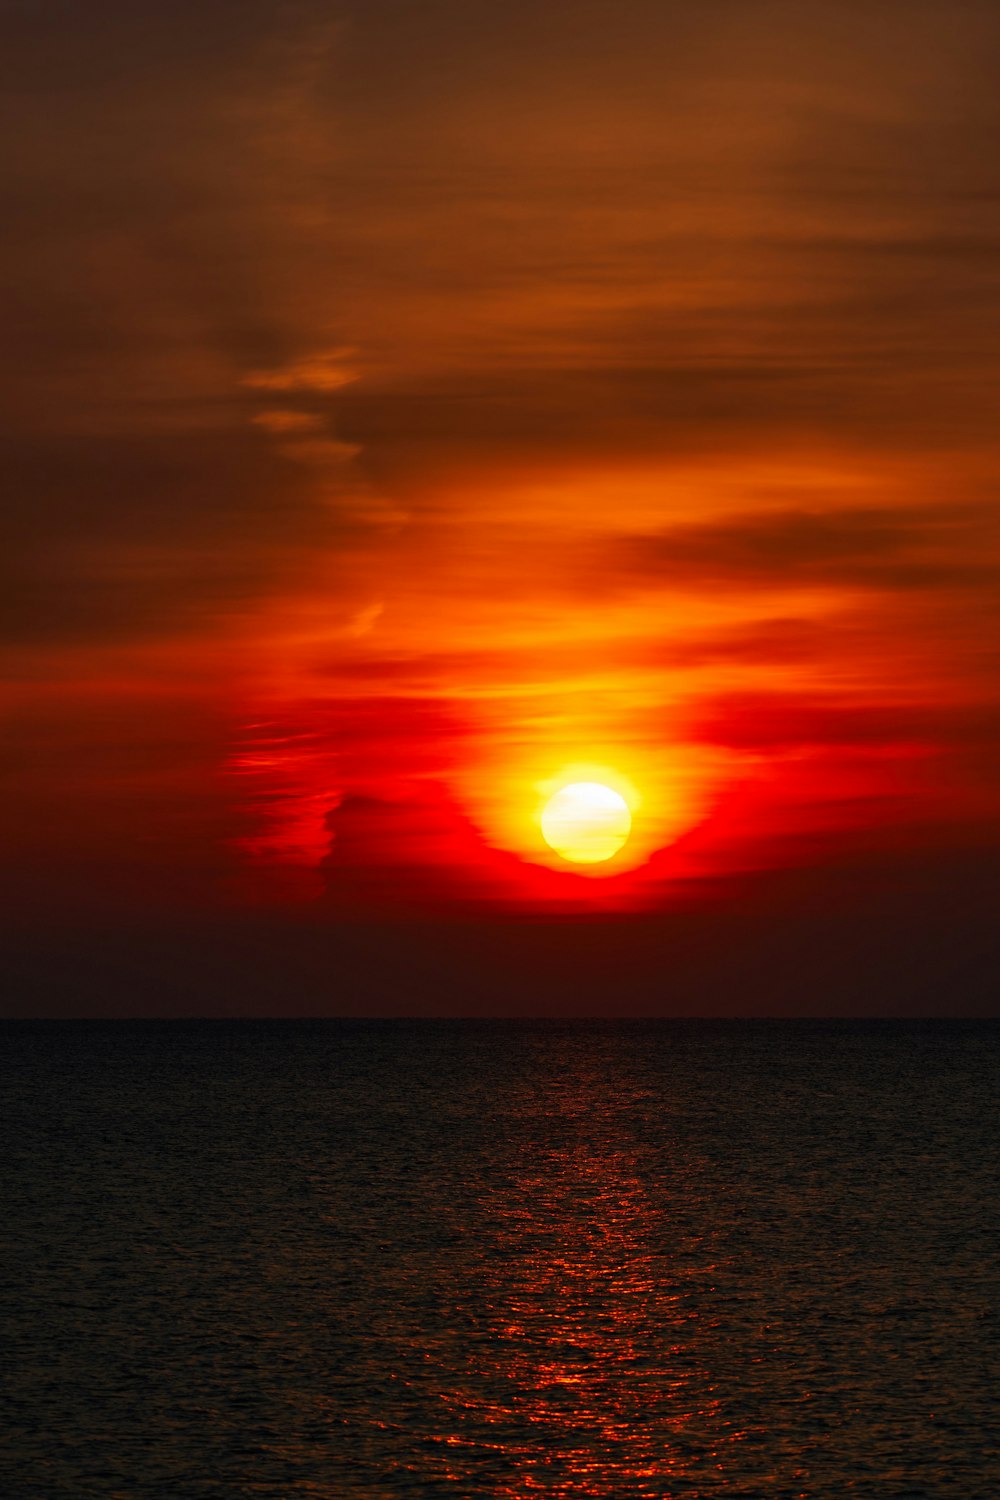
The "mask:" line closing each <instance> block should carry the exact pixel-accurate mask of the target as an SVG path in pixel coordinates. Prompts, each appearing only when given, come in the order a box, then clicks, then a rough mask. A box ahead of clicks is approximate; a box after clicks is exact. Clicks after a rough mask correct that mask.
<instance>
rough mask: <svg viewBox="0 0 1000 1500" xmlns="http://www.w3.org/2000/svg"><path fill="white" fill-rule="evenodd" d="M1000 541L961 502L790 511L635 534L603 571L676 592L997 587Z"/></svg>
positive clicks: (608, 552) (608, 555) (987, 522)
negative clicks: (693, 589)
mask: <svg viewBox="0 0 1000 1500" xmlns="http://www.w3.org/2000/svg"><path fill="white" fill-rule="evenodd" d="M998 543H1000V537H998V536H997V534H996V525H995V523H994V522H993V521H992V520H991V518H990V517H989V516H984V514H983V512H982V510H977V509H972V508H969V507H963V506H951V507H945V506H940V507H930V506H921V507H903V508H900V509H888V508H886V509H882V508H879V509H853V508H852V509H846V508H845V509H842V510H831V511H823V512H816V511H794V510H785V511H775V512H767V513H763V514H740V515H734V516H728V517H724V518H722V519H721V520H717V521H713V522H711V523H708V524H705V525H687V526H675V527H671V528H669V529H668V530H665V531H662V532H659V533H657V534H655V535H647V536H640V537H629V538H627V539H625V540H622V541H620V542H619V543H618V544H617V546H614V547H612V548H611V549H602V563H601V566H602V570H604V571H606V572H607V574H608V575H609V576H610V578H611V579H612V580H618V581H619V582H621V583H624V582H625V581H626V580H629V581H631V582H632V583H635V582H642V583H645V584H647V585H656V586H672V587H693V588H704V587H711V588H717V587H720V586H721V587H732V588H739V589H754V588H756V589H766V590H782V589H802V588H809V587H815V586H821V587H822V586H830V587H837V588H844V587H846V588H865V589H889V590H893V589H903V590H921V589H932V590H933V589H955V588H968V587H977V586H979V587H984V586H985V587H988V588H991V589H995V588H996V587H997V586H998V584H1000V547H998ZM991 554H992V555H991Z"/></svg>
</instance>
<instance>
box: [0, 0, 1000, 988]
mask: <svg viewBox="0 0 1000 1500" xmlns="http://www.w3.org/2000/svg"><path fill="white" fill-rule="evenodd" d="M5 32H6V43H5V48H4V52H5V57H4V62H3V64H2V66H3V68H4V71H5V73H6V75H7V76H6V79H5V89H4V93H5V97H6V100H7V103H6V106H5V109H6V122H5V129H4V131H3V132H2V135H0V162H2V165H0V178H2V184H3V199H4V225H5V230H4V235H3V239H2V243H0V261H2V275H0V288H2V290H0V320H2V326H3V328H4V340H3V343H4V354H3V365H2V370H0V387H2V390H0V396H2V399H0V438H2V445H3V451H4V454H5V468H6V470H7V475H8V477H7V481H6V483H5V485H4V491H5V496H6V499H5V503H4V505H3V512H2V517H0V529H2V532H3V537H2V542H0V572H2V579H0V584H2V586H0V614H2V618H3V643H4V644H3V649H2V654H0V666H2V671H3V683H4V686H3V704H4V707H3V718H4V733H3V749H2V772H0V777H2V780H0V787H2V799H3V823H4V828H3V838H2V853H0V862H2V870H0V874H2V878H3V883H4V898H3V912H4V918H3V920H4V925H5V927H6V929H7V939H6V941H5V947H6V951H7V954H8V960H7V961H8V967H9V978H8V980H7V981H6V982H5V984H4V986H3V993H4V997H5V998H4V1000H3V1005H4V1007H5V1008H6V1010H7V1011H8V1012H9V1013H11V1014H17V1015H22V1014H41V1015H50V1014H51V1015H61V1014H85V1015H90V1014H95V1015H96V1014H101V1015H103V1014H108V1015H133V1014H134V1015H147V1014H152V1015H156V1014H243V1013H246V1014H358V1015H367V1014H378V1015H380V1014H405V1013H417V1014H449V1015H451V1014H496V1013H499V1014H505V1013H517V1014H549V1013H553V1014H560V1015H561V1014H576V1013H580V1014H617V1013H637V1014H677V1013H680V1014H756V1015H767V1014H815V1013H821V1014H825V1013H831V1014H870V1015H881V1014H911V1013H912V1014H941V1015H947V1014H977V1013H983V1012H984V1011H988V1010H989V1009H990V1008H991V1007H994V1008H995V1005H996V996H997V993H998V984H997V970H998V959H1000V942H998V939H997V937H996V936H995V932H994V929H995V926H996V923H995V911H996V903H997V899H998V897H1000V879H998V876H1000V629H998V627H997V620H998V606H1000V511H998V505H997V497H996V490H997V479H998V472H1000V469H998V458H1000V452H998V450H1000V437H998V422H997V392H998V389H1000V384H998V373H1000V372H998V368H997V367H998V355H997V349H998V348H1000V338H998V334H1000V327H998V322H1000V319H998V313H1000V258H998V250H1000V128H998V127H1000V98H998V95H997V91H996V87H995V80H996V76H997V68H998V64H1000V14H998V12H997V9H996V6H995V5H994V4H993V3H992V0H947V3H945V0H881V3H879V4H877V5H872V4H871V3H870V0H868V3H856V0H796V3H791V0H676V3H674V0H614V3H611V0H572V3H571V0H543V3H539V0H534V3H532V4H527V3H523V0H505V3H504V4H502V5H500V4H495V3H493V0H422V3H421V4H419V5H415V4H412V3H407V0H346V3H339V0H323V3H320V0H213V4H212V5H210V6H205V5H203V4H195V3H194V0H172V3H171V4H170V5H169V6H164V5H158V4H153V3H151V0H142V3H136V0H94V3H93V4H90V5H88V6H86V7H79V6H78V5H76V4H70V3H67V0H8V6H7V15H6V22H5ZM579 780H583V781H597V782H601V783H603V784H608V785H611V786H612V787H616V788H619V789H620V790H621V791H622V793H623V795H624V796H625V797H626V800H627V801H628V802H629V805H630V808H631V815H632V834H631V837H630V839H629V841H628V843H627V844H626V845H625V847H624V849H623V850H622V851H621V853H620V854H619V855H616V856H615V858H614V859H613V860H611V861H609V862H608V863H607V864H606V865H603V864H602V865H600V866H582V865H573V864H569V863H567V862H566V861H565V860H564V859H562V858H561V857H560V856H559V855H558V854H556V853H554V852H553V850H552V849H550V848H549V847H548V845H547V844H546V843H545V840H544V838H543V837H542V835H541V831H540V827H539V811H540V809H541V807H542V806H543V805H544V803H545V800H546V798H547V797H548V796H549V795H550V794H551V793H552V792H553V791H554V790H556V789H558V788H559V787H560V786H562V785H564V784H566V783H567V782H572V781H579Z"/></svg>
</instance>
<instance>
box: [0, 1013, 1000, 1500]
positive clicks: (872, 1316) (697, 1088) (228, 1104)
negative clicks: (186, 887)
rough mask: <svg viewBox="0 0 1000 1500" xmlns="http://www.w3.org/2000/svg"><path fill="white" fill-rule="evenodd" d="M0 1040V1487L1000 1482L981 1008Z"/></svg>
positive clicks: (598, 1487)
mask: <svg viewBox="0 0 1000 1500" xmlns="http://www.w3.org/2000/svg"><path fill="white" fill-rule="evenodd" d="M2 1040H3V1049H4V1050H3V1064H2V1084H3V1108H2V1113H3V1120H2V1122H0V1123H2V1129H3V1135H2V1151H3V1162H4V1184H3V1237H4V1257H3V1268H2V1273H0V1274H2V1281H0V1295H2V1301H3V1317H2V1327H0V1333H2V1373H3V1377H4V1398H3V1399H4V1413H3V1419H4V1420H3V1425H4V1433H5V1437H4V1442H3V1446H2V1448H0V1493H2V1494H3V1495H4V1496H9V1497H14V1500H21V1497H25V1500H29V1497H39V1500H57V1497H64V1496H66V1497H70V1496H71V1497H74V1500H77V1497H79V1500H86V1497H89V1496H120V1497H127V1500H135V1497H145V1496H171V1497H172V1496H182V1497H184V1496H191V1497H200V1496H205V1497H206V1500H207V1497H214V1496H220V1497H222V1496H225V1497H236V1496H266V1497H273V1500H287V1497H294V1496H298V1495H304V1496H313V1497H325V1500H353V1497H366V1500H369V1497H371V1500H374V1497H386V1500H388V1497H394V1496H410V1495H412V1496H424V1495H426V1496H455V1497H460V1496H523V1497H533V1496H554V1497H557V1496H570V1495H572V1496H588V1495H593V1496H616V1497H632V1496H637V1497H638V1496H672V1495H676V1496H704V1497H712V1496H761V1497H768V1500H779V1497H785V1496H788V1497H792V1496H796V1497H831V1500H832V1497H835V1496H836V1497H840V1496H844V1495H845V1494H851V1493H854V1494H858V1495H862V1496H873V1497H876V1496H877V1497H902V1496H914V1497H917V1496H919V1497H924V1496H961V1497H963V1500H970V1497H972V1500H977V1497H982V1500H991V1497H995V1496H997V1495H1000V1470H998V1455H997V1445H996V1442H995V1435H996V1421H997V1408H996V1390H997V1376H998V1359H997V1354H998V1332H1000V1322H998V1305H1000V1299H998V1287H1000V1275H998V1264H1000V1256H998V1226H997V1213H996V1208H997V1180H996V1169H997V1165H998V1161H1000V1152H998V1144H1000V1142H998V1134H1000V1110H998V1108H997V1105H998V1098H997V1080H998V1067H997V1064H998V1060H1000V1059H998V1051H1000V1032H998V1030H997V1028H996V1027H991V1026H990V1025H989V1024H988V1023H985V1024H984V1023H978V1022H968V1023H926V1022H925V1023H913V1024H910V1023H885V1024H882V1023H853V1022H843V1023H784V1022H771V1023H768V1022H760V1023H746V1022H713V1023H695V1022H668V1023H662V1024H653V1025H649V1024H644V1023H623V1024H614V1023H607V1024H603V1023H581V1024H576V1025H560V1024H557V1023H538V1024H532V1023H515V1022H512V1023H501V1022H498V1023H474V1022H472V1023H462V1022H457V1023H456V1022H440V1023H438V1022H428V1023H422V1024H421V1023H407V1022H386V1023H372V1024H359V1023H351V1022H290V1023H267V1022H244V1023H240V1022H235V1023H230V1022H217V1023H212V1022H206V1023H170V1022H167V1023H156V1022H153V1023H138V1024H128V1023H113V1022H112V1023H89V1024H88V1023H83V1024H78V1023H69V1022H67V1023H58V1022H57V1023H48V1024H13V1025H9V1026H7V1027H6V1028H4V1031H3V1038H2Z"/></svg>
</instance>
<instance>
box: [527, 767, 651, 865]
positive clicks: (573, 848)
mask: <svg viewBox="0 0 1000 1500" xmlns="http://www.w3.org/2000/svg"><path fill="white" fill-rule="evenodd" d="M631 831H632V814H631V813H630V812H629V806H628V803H627V802H626V801H625V798H624V797H623V796H622V795H621V793H620V792H616V791H615V790H614V788H613V787H610V786H604V785H603V783H601V782H599V781H573V782H570V784H569V785H568V786H564V787H560V789H559V791H558V792H556V793H555V795H554V796H552V797H550V798H549V800H548V802H546V804H545V807H544V808H543V810H542V837H543V838H544V839H545V842H546V843H547V844H548V846H549V848H550V849H554V850H555V852H556V853H557V854H558V855H560V856H561V857H562V858H563V859H566V860H569V861H570V863H571V864H576V865H595V864H600V863H601V861H602V860H605V859H611V858H612V856H613V855H615V854H617V853H618V851H619V849H621V848H622V846H623V845H624V844H625V842H626V840H627V839H628V836H629V834H630V833H631Z"/></svg>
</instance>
